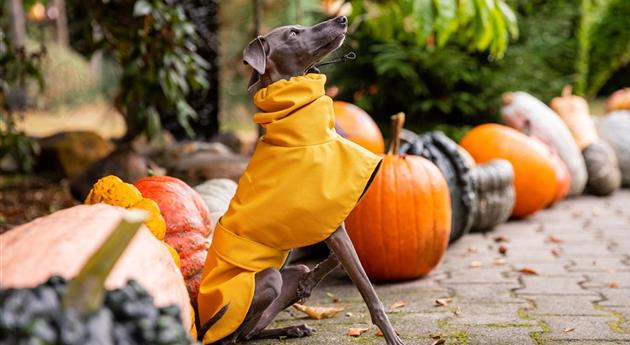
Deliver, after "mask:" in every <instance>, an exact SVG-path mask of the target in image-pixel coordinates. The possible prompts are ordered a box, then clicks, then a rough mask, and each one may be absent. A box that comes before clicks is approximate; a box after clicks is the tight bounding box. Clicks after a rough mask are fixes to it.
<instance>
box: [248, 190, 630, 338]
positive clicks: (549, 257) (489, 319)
mask: <svg viewBox="0 0 630 345" xmlns="http://www.w3.org/2000/svg"><path fill="white" fill-rule="evenodd" d="M500 246H504V248H505V249H506V252H505V255H502V254H500V253H499V247H500ZM521 269H526V270H531V271H534V272H535V273H537V274H527V273H522V272H519V271H518V270H521ZM534 272H531V273H534ZM377 291H378V293H379V295H380V296H381V298H382V300H383V302H384V303H385V305H388V306H389V305H391V304H394V303H396V302H399V301H402V302H404V303H405V306H403V307H400V308H396V309H394V310H392V311H390V313H389V315H390V318H391V319H392V321H393V323H394V325H395V327H396V328H397V330H398V332H399V334H400V335H401V337H402V338H403V340H405V343H406V344H433V343H437V344H439V343H441V342H440V341H438V340H439V339H444V340H445V342H444V343H445V344H557V345H561V344H562V345H568V344H576V345H577V344H581V345H591V344H630V190H625V191H621V192H618V193H616V194H615V195H614V196H612V197H609V198H595V197H580V198H577V199H570V200H566V201H563V202H562V203H560V204H559V205H557V206H555V207H553V208H552V209H548V210H545V211H543V212H539V213H538V214H536V215H535V216H533V217H530V218H529V219H527V220H525V221H514V222H509V223H507V224H504V225H502V226H500V227H498V228H497V229H496V230H495V231H494V232H491V233H488V234H485V235H483V234H472V235H468V236H466V237H465V238H463V239H462V240H460V241H459V242H458V243H456V244H455V245H453V246H452V247H451V248H449V249H448V251H447V253H446V255H445V257H444V259H443V260H442V263H441V264H440V265H439V267H438V268H437V269H436V270H435V271H434V272H433V273H432V274H430V275H429V276H428V277H426V278H424V279H420V280H416V281H411V282H404V283H399V284H391V285H379V286H377ZM331 294H333V295H334V296H336V297H337V298H338V299H339V302H337V303H335V302H333V297H332V296H331ZM438 298H451V299H452V302H450V303H449V304H447V305H446V306H435V300H436V299H438ZM446 301H448V300H446ZM306 304H308V305H317V306H340V307H343V308H345V310H344V311H343V312H341V313H340V314H338V315H337V316H336V317H335V318H333V319H327V320H321V321H316V320H300V318H301V315H300V313H298V312H296V311H294V310H291V311H285V312H283V313H281V315H279V317H278V318H277V320H276V321H275V323H274V325H275V326H286V325H292V324H298V323H301V322H304V321H306V322H307V323H308V324H309V325H310V326H314V327H316V328H317V329H318V333H316V335H314V336H313V337H309V338H305V339H298V340H285V341H283V343H284V342H286V343H288V344H384V343H385V342H384V341H383V338H380V337H377V336H375V331H376V328H375V327H374V326H370V322H369V315H368V313H367V309H366V308H365V307H364V305H363V304H362V302H361V297H360V295H359V294H358V293H357V292H356V290H355V289H354V287H353V286H352V285H351V284H350V283H349V281H348V280H347V279H346V278H344V275H343V273H341V272H339V273H335V274H333V276H331V277H330V278H328V279H327V280H326V281H325V282H324V283H323V286H321V287H320V288H319V289H318V291H316V292H315V293H314V295H313V297H312V298H311V299H310V300H309V301H307V303H306ZM349 327H370V330H369V331H367V332H366V333H364V334H363V335H362V336H361V337H358V338H353V337H349V336H347V335H346V332H347V329H348V328H349ZM259 343H264V344H272V343H277V341H265V342H259Z"/></svg>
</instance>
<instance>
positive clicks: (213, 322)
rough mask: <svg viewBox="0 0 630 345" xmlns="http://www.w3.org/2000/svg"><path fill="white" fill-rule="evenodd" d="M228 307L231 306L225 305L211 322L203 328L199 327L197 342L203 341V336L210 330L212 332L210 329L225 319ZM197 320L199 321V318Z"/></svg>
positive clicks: (207, 322)
mask: <svg viewBox="0 0 630 345" xmlns="http://www.w3.org/2000/svg"><path fill="white" fill-rule="evenodd" d="M228 307H229V304H226V305H224V306H223V307H222V308H221V309H219V311H218V312H217V313H216V314H214V316H213V317H211V318H210V320H208V321H206V323H204V324H203V326H200V327H197V329H198V331H197V340H199V341H202V340H203V336H204V335H206V332H208V330H210V328H212V326H214V324H215V323H217V321H219V320H220V319H221V318H222V317H223V315H225V313H226V312H227V310H228ZM197 320H199V318H197Z"/></svg>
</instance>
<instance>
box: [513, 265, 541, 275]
mask: <svg viewBox="0 0 630 345" xmlns="http://www.w3.org/2000/svg"><path fill="white" fill-rule="evenodd" d="M518 272H521V273H524V274H529V275H533V276H537V275H538V272H537V271H536V270H535V269H533V268H530V267H523V268H521V269H520V270H518Z"/></svg>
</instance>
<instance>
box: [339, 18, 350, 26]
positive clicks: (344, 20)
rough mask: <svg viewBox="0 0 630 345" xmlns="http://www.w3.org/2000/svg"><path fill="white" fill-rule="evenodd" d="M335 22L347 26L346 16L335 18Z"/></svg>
mask: <svg viewBox="0 0 630 345" xmlns="http://www.w3.org/2000/svg"><path fill="white" fill-rule="evenodd" d="M337 20H338V21H339V24H341V25H348V18H347V17H346V16H341V17H339V18H337Z"/></svg>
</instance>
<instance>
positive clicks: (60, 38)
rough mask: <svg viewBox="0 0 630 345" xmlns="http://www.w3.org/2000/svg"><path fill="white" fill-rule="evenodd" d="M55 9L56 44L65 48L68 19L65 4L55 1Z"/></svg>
mask: <svg viewBox="0 0 630 345" xmlns="http://www.w3.org/2000/svg"><path fill="white" fill-rule="evenodd" d="M55 7H57V13H59V14H58V16H57V20H56V27H57V43H59V45H60V46H63V47H67V46H68V41H69V36H70V35H69V34H68V17H67V15H66V2H65V0H55Z"/></svg>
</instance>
